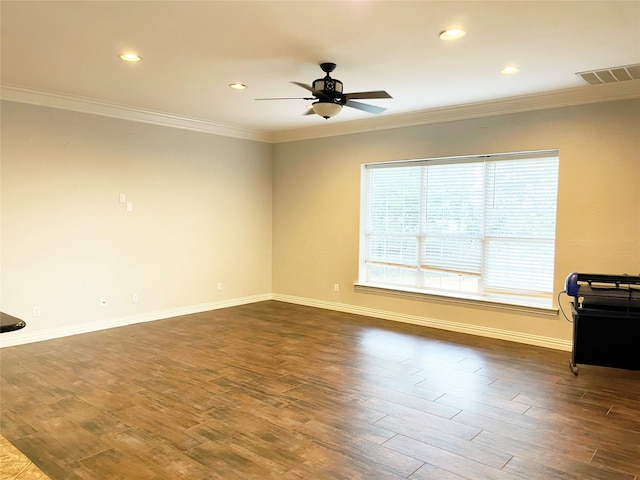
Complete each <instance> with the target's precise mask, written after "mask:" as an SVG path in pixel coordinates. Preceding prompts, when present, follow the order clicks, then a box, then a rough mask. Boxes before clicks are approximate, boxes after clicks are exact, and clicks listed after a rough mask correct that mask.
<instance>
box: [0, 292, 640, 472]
mask: <svg viewBox="0 0 640 480" xmlns="http://www.w3.org/2000/svg"><path fill="white" fill-rule="evenodd" d="M0 355H1V361H2V364H1V365H2V367H1V380H2V384H1V388H2V399H1V400H2V401H1V412H0V413H1V415H2V417H1V420H2V424H1V433H2V434H3V435H4V436H5V437H6V438H7V439H8V440H9V441H10V442H11V443H12V444H13V445H15V446H16V447H17V448H18V449H19V450H20V451H22V452H23V453H24V454H25V455H27V457H28V458H29V459H30V460H31V461H32V462H33V463H34V464H35V465H36V466H37V467H39V468H40V469H41V470H42V471H43V472H44V473H45V474H47V475H48V476H49V477H51V479H53V480H63V479H64V480H79V479H83V480H113V479H126V480H129V479H131V480H147V479H149V480H151V479H154V480H157V479H163V480H175V479H189V480H213V479H225V480H234V479H262V480H268V479H282V480H292V479H311V480H322V479H348V480H355V479H391V480H393V479H407V478H409V479H413V480H426V479H434V480H439V479H441V480H460V479H473V480H475V479H481V480H485V479H487V480H493V479H495V480H507V479H514V480H515V479H527V480H534V479H544V480H549V479H564V480H566V479H580V480H584V479H587V480H588V479H593V480H609V479H621V480H640V371H628V370H621V369H611V368H604V367H595V366H582V365H581V366H580V374H579V375H578V376H577V377H576V376H574V375H573V374H572V373H571V371H570V369H569V366H568V360H569V353H567V352H559V351H554V350H548V349H544V348H538V347H532V346H527V345H522V344H516V343H509V342H504V341H499V340H492V339H486V338H481V337H473V336H465V335H461V334H456V333H451V332H445V331H439V330H432V329H427V328H424V327H419V326H415V325H407V324H401V323H394V322H387V321H382V320H377V319H372V318H368V317H361V316H357V315H351V314H345V313H339V312H333V311H328V310H320V309H315V308H310V307H304V306H299V305H292V304H287V303H281V302H275V301H271V302H261V303H255V304H250V305H244V306H239V307H233V308H227V309H222V310H215V311H211V312H206V313H200V314H195V315H189V316H184V317H178V318H174V319H169V320H162V321H156V322H150V323H144V324H137V325H131V326H127V327H121V328H114V329H110V330H104V331H100V332H95V333H89V334H84V335H76V336H72V337H66V338H61V339H56V340H50V341H46V342H40V343H33V344H29V345H22V346H18V347H10V348H4V349H2V350H1V351H0Z"/></svg>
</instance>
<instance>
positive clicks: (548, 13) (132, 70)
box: [1, 0, 640, 133]
mask: <svg viewBox="0 0 640 480" xmlns="http://www.w3.org/2000/svg"><path fill="white" fill-rule="evenodd" d="M1 22H2V29H1V34H2V51H1V53H2V57H1V60H2V70H1V79H2V84H3V87H5V90H6V87H9V89H11V88H19V89H26V90H28V91H34V92H41V93H42V92H46V93H48V94H55V95H58V96H60V95H61V96H64V97H81V98H83V99H90V100H94V101H99V102H102V103H105V104H114V105H118V106H127V107H133V108H134V109H142V110H149V111H154V112H162V113H166V114H169V115H174V116H179V117H186V118H189V119H198V120H201V121H204V122H209V123H212V124H219V125H229V126H236V127H240V128H245V129H250V130H255V131H260V132H272V133H273V132H282V131H288V130H292V129H299V128H308V127H316V128H317V127H319V126H320V125H327V122H331V123H342V122H347V121H356V120H358V121H359V120H360V119H365V118H368V117H371V116H372V115H371V114H369V113H366V112H362V111H358V110H354V109H350V108H344V109H343V111H342V113H340V114H339V115H338V116H337V117H334V118H332V119H330V120H324V119H322V118H320V117H319V116H317V115H310V116H303V115H302V114H303V113H304V112H305V111H306V106H307V104H308V103H309V102H306V101H304V100H282V101H255V100H254V99H255V98H262V97H304V96H307V95H308V92H306V91H305V90H303V89H301V88H300V87H298V86H296V85H293V84H291V83H290V82H291V81H298V82H303V83H311V82H312V81H313V80H314V79H316V78H320V77H322V76H323V75H324V74H323V73H322V71H321V70H320V68H319V66H318V64H319V63H321V62H327V61H328V62H335V63H337V65H338V67H337V69H336V71H335V72H334V73H333V76H334V78H338V79H340V80H342V82H343V83H344V90H345V92H354V91H367V90H386V91H388V92H389V93H390V94H391V95H392V96H393V99H389V100H368V101H365V102H366V103H371V104H375V105H379V106H383V107H387V108H388V110H387V111H386V112H385V113H383V114H382V115H381V117H387V116H393V115H398V114H407V113H410V112H421V111H425V110H426V111H428V110H430V109H437V110H441V109H442V108H443V107H449V106H454V105H461V104H469V103H474V102H487V101H493V100H497V99H504V98H509V97H517V96H523V95H524V96H527V95H538V96H539V94H541V93H543V92H553V91H558V90H564V89H575V88H580V89H585V91H586V89H593V88H594V87H591V86H587V84H586V83H585V82H584V81H583V80H582V79H580V78H579V77H577V76H576V75H575V74H576V72H581V71H585V70H594V69H600V68H608V67H616V66H622V65H629V64H637V63H640V1H603V2H600V1H568V2H565V1H533V2H526V1H490V2H487V1H470V2H458V1H365V0H350V1H240V0H237V1H224V2H223V1H138V2H129V1H106V2H102V1H62V2H57V1H43V2H40V1H5V0H3V1H2V2H1ZM452 26H456V27H462V28H464V29H465V30H466V31H467V35H466V36H465V37H464V38H462V39H460V40H457V41H455V42H444V41H442V40H440V39H439V36H438V34H439V32H440V31H442V30H444V29H445V28H447V27H452ZM125 50H134V51H136V52H138V53H139V54H140V55H141V56H142V57H143V60H142V61H141V62H139V63H136V64H128V63H125V62H123V61H121V60H120V59H119V57H118V55H119V54H120V53H121V52H122V51H125ZM511 64H513V65H517V66H518V67H519V68H520V70H521V71H520V73H518V74H516V75H511V76H505V75H501V74H500V73H499V70H500V69H501V68H502V67H504V66H505V65H511ZM232 82H242V83H244V84H246V85H247V87H248V88H247V89H246V90H243V91H235V90H232V89H230V88H229V87H228V85H229V84H230V83H232ZM632 82H634V83H635V85H636V87H637V86H638V82H640V81H632ZM595 88H597V87H595ZM637 90H638V94H639V95H640V88H637Z"/></svg>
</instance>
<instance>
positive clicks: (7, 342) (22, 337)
mask: <svg viewBox="0 0 640 480" xmlns="http://www.w3.org/2000/svg"><path fill="white" fill-rule="evenodd" d="M272 298H273V297H272V295H271V294H262V295H252V296H249V297H240V298H233V299H231V300H223V301H219V302H209V303H201V304H198V305H188V306H186V307H178V308H172V309H167V310H161V311H157V312H148V313H142V314H139V315H128V316H126V317H119V318H110V319H107V320H101V321H99V322H91V323H83V324H80V325H73V326H69V327H61V328H51V329H47V330H42V331H39V332H34V333H31V332H29V328H28V327H29V324H27V327H25V328H23V329H22V330H17V331H15V332H11V333H3V334H2V336H0V348H4V347H13V346H16V345H24V344H26V343H34V342H42V341H45V340H52V339H54V338H61V337H68V336H71V335H78V334H81V333H89V332H96V331H98V330H106V329H108V328H115V327H123V326H125V325H132V324H134V323H144V322H153V321H155V320H165V319H167V318H172V317H179V316H181V315H190V314H192V313H201V312H208V311H210V310H218V309H221V308H227V307H236V306H238V305H246V304H248V303H256V302H264V301H265V300H271V299H272Z"/></svg>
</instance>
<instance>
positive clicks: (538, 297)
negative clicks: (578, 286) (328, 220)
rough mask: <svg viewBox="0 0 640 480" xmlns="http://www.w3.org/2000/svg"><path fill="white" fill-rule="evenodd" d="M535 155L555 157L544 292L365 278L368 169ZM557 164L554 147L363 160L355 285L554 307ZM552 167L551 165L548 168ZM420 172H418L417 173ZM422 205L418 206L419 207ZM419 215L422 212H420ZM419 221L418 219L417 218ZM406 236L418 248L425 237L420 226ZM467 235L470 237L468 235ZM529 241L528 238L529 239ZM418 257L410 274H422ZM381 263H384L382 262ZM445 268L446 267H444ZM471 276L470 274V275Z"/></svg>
mask: <svg viewBox="0 0 640 480" xmlns="http://www.w3.org/2000/svg"><path fill="white" fill-rule="evenodd" d="M537 158H552V159H555V172H554V175H555V177H554V179H555V184H554V185H552V187H551V188H553V193H552V195H551V197H553V209H554V210H553V212H554V215H553V230H552V232H553V236H552V238H547V239H545V240H544V241H546V242H547V244H548V242H552V245H551V246H550V247H549V246H548V245H547V248H548V249H549V250H550V252H551V261H550V263H549V267H550V269H551V270H550V277H551V278H550V285H549V288H550V291H546V292H544V293H537V294H536V293H533V292H526V291H518V290H516V289H512V290H506V291H505V290H502V291H495V290H492V289H490V288H485V287H483V286H482V285H481V286H480V288H479V289H478V290H477V291H464V290H460V289H458V290H455V289H453V290H447V289H437V288H433V287H428V286H425V285H424V282H422V283H421V284H419V285H416V284H413V285H402V284H399V283H387V282H377V281H375V280H374V281H371V280H369V278H368V272H369V264H368V261H369V259H368V248H369V238H370V237H371V236H372V235H373V233H372V232H371V228H370V225H369V218H370V215H369V208H370V191H369V171H370V170H374V169H380V168H398V167H403V166H436V165H446V164H469V163H476V162H483V163H487V162H499V161H503V160H527V159H529V160H532V159H537ZM559 165H560V153H559V150H558V149H549V150H537V151H525V152H509V153H494V154H483V155H465V156H456V157H438V158H427V159H414V160H398V161H388V162H374V163H366V164H362V166H361V205H360V245H359V262H358V281H357V282H356V287H359V289H360V290H361V291H367V292H372V291H388V292H391V293H393V294H394V295H397V294H402V293H404V294H407V295H410V296H411V297H415V296H416V295H418V296H425V295H426V296H431V297H438V298H441V299H445V300H446V299H450V300H451V301H465V302H468V301H471V302H476V301H479V302H483V303H485V302H489V303H492V304H501V305H515V306H522V307H531V308H541V309H544V310H555V307H554V302H555V298H554V291H555V285H554V279H555V251H556V230H557V204H558V187H559ZM552 169H553V168H552ZM421 175H422V173H421ZM483 182H484V183H483V187H482V188H483V196H484V197H486V195H487V193H486V188H487V181H486V179H485V178H484V174H483ZM425 192H426V191H423V190H422V185H421V190H420V193H419V195H420V202H421V203H422V202H425V201H426V200H425V197H426V193H425ZM421 208H422V207H421ZM420 215H421V216H422V215H423V212H421V213H420ZM421 222H422V220H421ZM486 228H487V225H486V215H485V218H483V219H482V238H481V241H482V242H487V241H488V240H489V239H491V238H492V237H491V236H490V235H487V232H486ZM409 236H410V237H413V238H417V242H418V243H417V244H418V247H417V248H420V242H421V241H423V239H424V238H426V234H425V231H424V229H423V226H421V227H420V231H418V232H417V234H413V235H409ZM469 238H470V237H469ZM529 240H531V239H529ZM482 250H483V252H482V257H481V262H482V263H483V264H484V263H485V262H486V254H485V253H486V247H485V246H483V247H482ZM420 260H421V256H420V253H418V256H417V262H416V265H415V266H414V270H415V272H414V275H415V276H418V275H424V272H425V271H426V270H432V269H428V268H427V269H425V265H421V264H420V263H422V262H421V261H420ZM382 263H384V262H382ZM444 271H446V269H444ZM483 273H484V265H483V268H482V271H481V272H480V274H479V275H478V277H479V278H480V283H482V275H483ZM454 275H458V273H457V272H454ZM472 275H474V274H472Z"/></svg>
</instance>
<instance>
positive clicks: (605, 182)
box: [273, 100, 640, 345]
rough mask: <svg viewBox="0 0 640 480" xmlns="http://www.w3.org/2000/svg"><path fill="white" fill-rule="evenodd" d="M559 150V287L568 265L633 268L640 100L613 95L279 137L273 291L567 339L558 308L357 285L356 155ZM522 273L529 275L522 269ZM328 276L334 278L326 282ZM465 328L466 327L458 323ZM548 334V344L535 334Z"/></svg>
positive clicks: (639, 237)
mask: <svg viewBox="0 0 640 480" xmlns="http://www.w3.org/2000/svg"><path fill="white" fill-rule="evenodd" d="M551 148H558V149H559V150H560V180H559V198H558V221H557V243H556V271H555V290H556V292H559V291H561V290H562V289H563V283H564V278H565V277H566V275H567V274H568V273H570V272H572V271H578V272H598V273H629V274H636V275H637V274H640V193H639V191H638V188H639V186H640V103H639V102H638V101H637V100H636V101H627V102H612V103H603V104H596V105H586V106H579V107H570V108H559V109H551V110H543V111H536V112H528V113H520V114H511V115H501V116H494V117H486V118H479V119H472V120H464V121H455V122H447V123H441V124H433V125H424V126H419V127H407V128H399V129H393V130H384V131H379V132H372V133H363V134H354V135H345V136H339V137H333V138H323V139H315V140H307V141H299V142H291V143H283V144H278V145H276V146H275V155H274V200H273V201H274V213H273V217H274V238H273V243H274V254H273V263H274V275H273V291H274V292H275V293H276V295H280V296H281V297H283V298H290V299H292V300H294V301H306V300H304V299H313V302H308V303H314V302H315V303H316V304H318V305H322V304H323V303H324V304H326V305H327V306H330V305H331V304H335V307H336V308H338V309H343V310H346V311H350V310H353V311H356V312H357V311H358V309H361V310H363V311H364V312H365V313H366V312H367V311H373V312H376V311H379V312H393V313H394V314H397V315H399V316H400V319H401V320H402V316H405V317H406V318H407V319H409V320H411V319H415V317H425V318H427V319H428V320H429V321H428V322H426V323H427V324H428V323H432V324H433V323H434V322H433V321H436V322H438V321H441V322H445V323H447V322H449V323H451V324H457V325H460V324H461V325H467V326H469V330H474V331H479V332H481V333H488V334H492V333H493V331H494V330H499V331H508V332H512V333H513V337H514V338H517V337H519V336H520V337H522V338H523V339H524V340H525V341H528V340H530V339H531V338H532V337H535V336H540V337H548V338H550V339H559V340H561V341H565V345H566V344H567V343H566V342H567V341H568V340H569V339H570V338H571V326H570V324H569V323H568V322H566V321H565V320H564V319H563V318H562V317H554V316H543V315H537V314H522V313H519V312H514V311H508V310H500V309H495V308H486V307H474V306H461V305H460V304H455V303H451V302H442V301H437V300H434V299H428V298H425V299H414V298H402V297H398V296H396V295H383V294H376V293H364V292H362V291H356V290H355V289H354V287H353V283H354V282H355V281H356V280H357V278H358V240H359V207H360V205H359V200H360V198H359V195H360V168H361V165H362V164H363V163H367V162H376V161H389V160H402V159H412V158H429V157H440V156H454V155H466V154H482V153H498V152H514V151H526V150H539V149H551ZM523 281H525V282H526V279H523ZM334 283H339V284H340V286H341V288H340V291H339V292H338V293H336V292H334V291H333V285H334ZM463 330H464V329H463ZM543 343H544V342H543Z"/></svg>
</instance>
